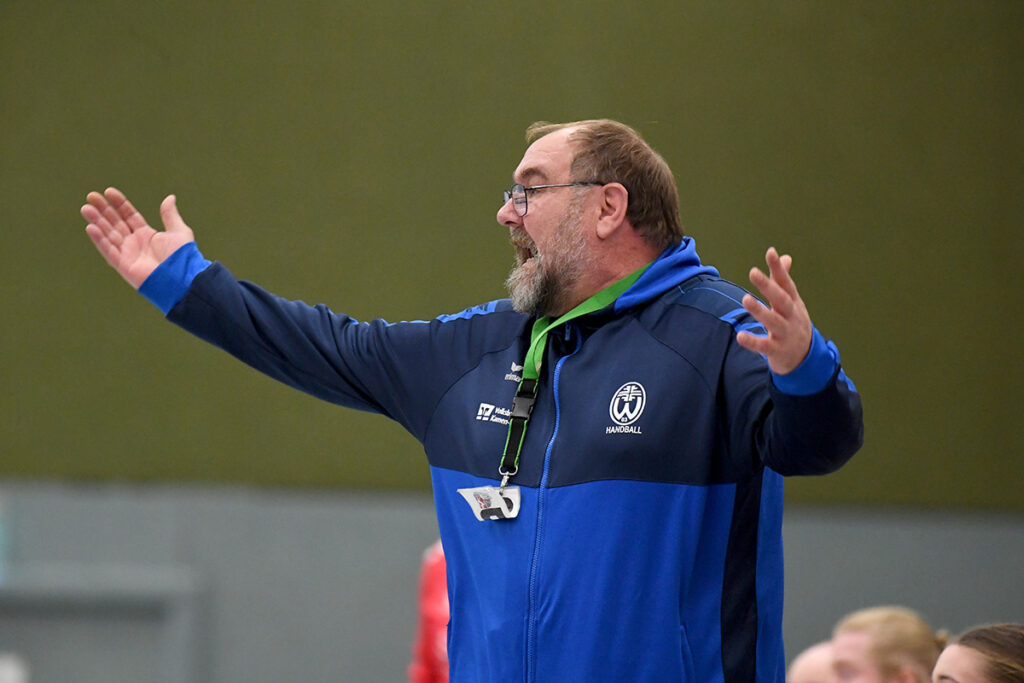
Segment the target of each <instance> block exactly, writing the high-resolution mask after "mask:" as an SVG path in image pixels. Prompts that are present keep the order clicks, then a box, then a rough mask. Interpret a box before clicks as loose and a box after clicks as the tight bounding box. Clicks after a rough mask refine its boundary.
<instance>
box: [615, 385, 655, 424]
mask: <svg viewBox="0 0 1024 683" xmlns="http://www.w3.org/2000/svg"><path fill="white" fill-rule="evenodd" d="M645 407H647V392H646V391H645V390H644V385H642V384H640V382H626V383H625V384H623V385H622V386H621V387H619V389H618V391H616V392H615V393H614V394H613V395H612V402H611V403H610V404H609V405H608V415H609V416H611V418H612V422H614V423H615V425H614V426H609V427H606V428H605V433H606V434H616V433H617V434H641V433H642V432H641V431H640V429H639V428H638V427H635V426H633V423H634V422H636V421H637V420H639V419H640V416H641V415H643V412H644V408H645Z"/></svg>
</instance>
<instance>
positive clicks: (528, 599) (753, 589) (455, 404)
mask: <svg viewBox="0 0 1024 683" xmlns="http://www.w3.org/2000/svg"><path fill="white" fill-rule="evenodd" d="M528 139H529V140H530V141H532V144H530V146H529V148H528V149H527V150H526V153H525V155H524V156H523V159H522V161H521V162H520V164H519V166H518V168H517V169H516V170H515V173H514V175H513V180H514V182H515V185H513V187H512V188H510V189H509V191H508V192H507V193H506V196H505V203H504V204H503V205H502V207H501V209H500V210H499V211H498V216H497V218H498V222H499V223H501V224H502V225H505V226H507V227H508V228H509V231H510V236H511V240H512V243H513V245H514V247H515V251H516V258H517V266H516V268H515V269H514V270H513V272H512V274H511V275H510V276H509V278H508V282H507V285H508V288H509V294H510V299H511V301H509V300H502V301H496V302H491V303H488V304H484V305H482V306H478V307H476V308H472V309H468V310H466V311H464V312H462V313H460V314H457V315H447V316H441V317H440V318H437V319H435V320H433V321H430V322H412V323H400V324H395V325H390V324H387V323H384V322H381V321H374V322H371V323H357V322H356V321H353V320H352V319H350V318H348V317H347V316H344V315H340V314H334V313H332V312H331V311H329V310H328V309H327V308H326V307H323V306H317V307H310V306H307V305H305V304H303V303H301V302H290V301H284V300H282V299H279V298H277V297H274V296H273V295H270V294H268V293H266V292H264V291H263V290H261V289H260V288H258V287H256V286H255V285H252V284H251V283H240V282H238V281H236V280H235V279H234V278H233V277H232V276H231V274H230V273H229V272H228V271H227V270H226V269H225V268H224V267H223V266H221V265H220V264H216V263H214V264H211V263H210V262H208V261H206V259H205V258H203V257H202V255H201V254H200V253H199V251H198V249H197V248H196V247H195V244H194V242H193V236H192V231H191V230H190V229H189V228H188V226H187V225H186V224H185V223H184V221H183V220H182V218H181V216H180V215H179V214H178V211H177V208H176V205H175V199H174V197H173V195H172V196H169V197H168V198H167V199H165V200H164V202H163V204H162V205H161V217H162V219H163V223H164V226H165V228H166V230H165V231H164V232H156V231H154V230H153V229H152V228H150V227H149V226H148V225H147V223H146V221H145V219H143V217H142V216H141V215H140V214H139V213H138V212H137V211H136V210H135V209H134V208H133V207H132V205H131V204H130V203H129V202H128V201H127V200H126V199H125V197H124V195H122V194H121V193H120V192H118V191H117V190H114V189H110V190H108V191H107V192H106V196H103V195H100V194H99V193H91V194H90V195H89V203H88V204H87V205H86V206H84V207H83V209H82V213H83V215H84V216H85V218H86V220H87V221H88V222H89V225H88V226H87V228H86V231H87V232H88V234H89V236H90V237H91V238H92V240H93V242H94V243H95V244H96V246H97V248H98V249H99V251H100V252H101V253H102V254H103V255H104V256H105V258H106V259H107V261H108V263H110V265H112V266H113V267H114V268H115V269H116V270H117V271H118V272H119V273H120V274H121V275H122V276H123V277H124V278H125V279H126V280H127V281H128V282H129V283H131V284H132V285H133V286H134V287H136V288H140V291H141V292H142V293H143V294H145V295H146V296H147V297H149V298H150V299H151V300H152V301H154V303H156V304H157V305H158V306H159V307H160V308H161V309H162V310H163V311H164V313H165V314H167V316H168V318H169V319H170V320H172V321H174V322H176V323H177V324H179V325H181V326H183V327H185V328H186V329H188V330H190V331H192V332H193V333H195V334H197V335H199V336H200V337H202V338H204V339H207V340H209V341H210V342H212V343H214V344H217V345H218V346H220V347H222V348H224V349H225V350H227V351H229V352H230V353H232V354H234V355H236V356H237V357H239V358H240V359H242V360H244V361H245V362H247V363H249V364H251V365H253V366H254V367H256V368H257V369H259V370H261V371H262V372H265V373H267V374H268V375H270V376H273V377H276V378H278V379H280V380H281V381H283V382H286V383H288V384H290V385H291V386H294V387H296V388H299V389H301V390H303V391H307V392H309V393H311V394H313V395H315V396H319V397H321V398H323V399H326V400H329V401H333V402H336V403H339V404H341V405H346V406H350V407H355V408H361V409H364V410H372V411H376V412H380V413H382V414H384V415H387V416H389V417H391V418H392V419H395V420H397V421H398V422H399V423H401V424H402V425H403V426H404V427H405V428H406V429H407V430H409V431H410V432H411V433H412V434H413V435H414V436H416V438H418V439H419V440H420V441H421V442H422V443H423V445H424V450H425V451H426V454H427V458H428V461H429V463H430V471H431V477H432V482H433V488H434V499H435V504H436V508H437V516H438V523H439V527H440V530H441V538H442V541H443V543H444V548H445V556H446V559H447V563H448V579H449V582H448V591H449V596H450V602H451V618H450V622H449V648H448V654H449V664H450V676H451V680H453V681H473V682H480V681H524V680H526V681H570V680H571V681H612V680H614V681H699V682H700V683H707V682H708V681H727V682H732V681H755V680H756V681H779V680H782V678H783V674H784V667H785V663H784V656H783V648H782V637H781V622H782V614H781V611H782V542H781V516H782V478H781V476H780V475H787V474H818V473H824V472H829V471H832V470H834V469H836V468H838V467H839V466H840V465H842V464H843V463H844V462H845V461H846V460H847V459H848V458H849V457H850V456H851V455H852V454H853V453H854V452H855V451H856V449H857V448H858V447H859V445H860V441H861V432H862V423H861V409H860V401H859V398H858V397H857V394H856V391H855V389H854V388H853V385H852V384H851V383H850V382H849V381H848V380H847V379H846V377H845V375H844V374H843V372H842V370H841V367H840V365H839V357H838V352H837V351H836V349H835V347H834V345H832V344H831V342H827V341H826V340H825V339H824V338H823V337H822V336H821V335H820V334H819V333H817V331H815V330H814V328H813V327H812V325H811V322H810V318H809V316H808V313H807V310H806V308H805V307H804V305H803V303H802V301H801V299H800V296H799V293H798V292H797V289H796V285H795V284H794V283H793V280H792V279H791V278H790V276H789V270H790V268H791V265H792V259H790V257H789V256H780V255H779V254H778V253H777V252H776V251H775V250H774V249H769V250H768V253H767V256H766V260H767V264H768V273H767V274H765V273H762V272H761V271H759V270H757V269H756V268H755V269H752V270H751V274H750V277H751V281H752V282H753V284H754V285H755V286H757V287H758V288H759V289H760V290H761V292H762V293H763V294H764V296H765V298H766V299H767V301H768V304H769V306H770V307H768V306H764V305H762V304H761V303H760V302H758V301H757V300H756V299H754V298H753V297H752V296H749V295H746V294H745V293H744V292H743V291H742V290H741V289H740V288H738V287H736V286H735V285H732V284H730V283H728V282H725V281H723V280H721V279H720V278H719V277H718V273H717V272H716V271H715V269H713V268H711V267H709V266H705V265H702V264H701V263H700V261H699V259H698V258H697V253H696V249H695V247H694V243H693V241H692V240H691V239H689V238H686V237H684V236H683V234H682V229H681V227H680V222H679V212H678V198H677V193H676V188H675V181H674V180H673V178H672V174H671V171H670V170H669V168H668V166H667V165H666V164H665V162H664V161H663V160H662V159H661V157H660V156H658V155H657V154H656V153H655V152H654V151H653V150H651V148H650V147H649V146H648V145H647V144H646V143H645V142H644V141H643V140H642V139H641V138H640V137H639V135H637V134H636V132H635V131H633V130H632V129H631V128H629V127H627V126H624V125H622V124H620V123H617V122H614V121H607V120H598V121H585V122H576V123H573V124H565V125H535V126H532V127H531V128H530V130H529V131H528Z"/></svg>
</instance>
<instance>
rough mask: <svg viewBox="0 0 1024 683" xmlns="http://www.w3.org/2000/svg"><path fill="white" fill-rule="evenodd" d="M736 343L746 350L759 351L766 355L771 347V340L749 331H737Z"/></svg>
mask: <svg viewBox="0 0 1024 683" xmlns="http://www.w3.org/2000/svg"><path fill="white" fill-rule="evenodd" d="M736 343H738V344H739V345H740V346H742V347H743V348H745V349H747V350H748V351H753V352H754V353H760V354H761V355H767V354H768V351H769V349H770V348H771V342H770V341H769V339H768V338H767V337H761V336H758V335H756V334H751V333H750V332H737V333H736Z"/></svg>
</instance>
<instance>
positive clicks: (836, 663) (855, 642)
mask: <svg viewBox="0 0 1024 683" xmlns="http://www.w3.org/2000/svg"><path fill="white" fill-rule="evenodd" d="M829 680H830V682H831V683H885V677H883V676H882V672H881V671H880V670H879V668H878V666H877V665H876V664H875V661H874V657H873V656H872V654H871V636H870V635H869V634H867V633H861V632H859V631H840V632H839V633H837V634H836V635H835V637H834V638H832V678H831V679H829Z"/></svg>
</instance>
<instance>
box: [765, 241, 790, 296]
mask: <svg viewBox="0 0 1024 683" xmlns="http://www.w3.org/2000/svg"><path fill="white" fill-rule="evenodd" d="M764 259H765V262H766V263H767V264H768V271H769V272H770V273H771V277H772V279H773V280H774V281H775V282H776V283H778V285H779V287H781V288H782V290H783V291H785V292H786V293H787V294H789V295H790V296H792V297H795V296H796V285H795V284H794V282H793V278H791V277H790V276H789V268H790V267H791V266H792V265H793V257H792V256H790V255H789V254H786V255H785V256H779V252H777V251H776V250H775V247H769V248H768V251H767V252H766V253H765V255H764ZM787 261H788V265H787V264H786V262H787Z"/></svg>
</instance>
